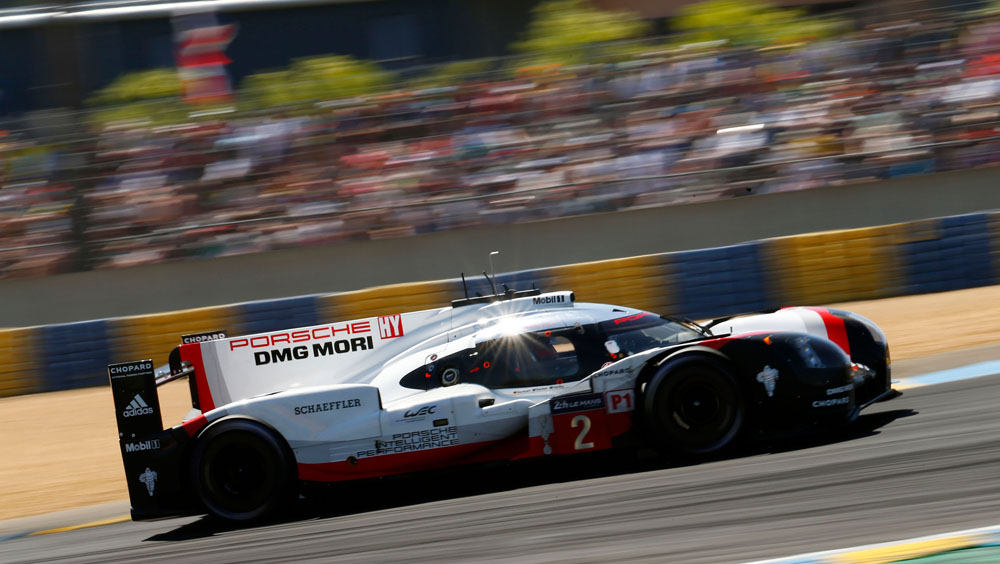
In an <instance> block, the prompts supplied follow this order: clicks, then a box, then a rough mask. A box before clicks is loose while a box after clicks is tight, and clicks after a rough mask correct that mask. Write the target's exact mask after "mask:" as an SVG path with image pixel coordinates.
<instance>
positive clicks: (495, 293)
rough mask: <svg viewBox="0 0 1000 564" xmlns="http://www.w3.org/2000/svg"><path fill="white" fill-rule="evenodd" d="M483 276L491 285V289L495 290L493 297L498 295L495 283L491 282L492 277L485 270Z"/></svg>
mask: <svg viewBox="0 0 1000 564" xmlns="http://www.w3.org/2000/svg"><path fill="white" fill-rule="evenodd" d="M483 276H484V277H486V282H487V283H488V284H489V285H490V288H491V289H492V290H493V295H494V296H495V295H497V287H496V286H495V285H494V284H493V281H492V280H490V275H489V274H486V271H485V270H484V271H483Z"/></svg>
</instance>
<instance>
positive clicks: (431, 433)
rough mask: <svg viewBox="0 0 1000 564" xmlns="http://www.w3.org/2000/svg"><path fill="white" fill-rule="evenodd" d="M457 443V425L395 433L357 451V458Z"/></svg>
mask: <svg viewBox="0 0 1000 564" xmlns="http://www.w3.org/2000/svg"><path fill="white" fill-rule="evenodd" d="M457 444H458V427H454V426H452V427H438V428H435V429H424V430H421V431H413V432H411V433H396V434H394V435H392V438H390V439H388V440H384V439H383V440H377V441H375V448H373V449H370V450H363V451H360V452H358V458H364V457H368V456H378V455H381V454H398V453H401V452H412V451H416V450H427V449H432V448H442V447H449V446H455V445H457Z"/></svg>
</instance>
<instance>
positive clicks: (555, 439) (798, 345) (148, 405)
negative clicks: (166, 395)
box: [108, 290, 898, 521]
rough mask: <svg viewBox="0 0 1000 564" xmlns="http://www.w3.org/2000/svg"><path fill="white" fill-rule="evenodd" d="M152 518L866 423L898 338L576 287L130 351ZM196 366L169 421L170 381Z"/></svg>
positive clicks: (130, 475)
mask: <svg viewBox="0 0 1000 564" xmlns="http://www.w3.org/2000/svg"><path fill="white" fill-rule="evenodd" d="M108 375H109V379H110V382H111V386H112V391H113V394H114V399H115V409H116V411H117V422H118V430H119V441H120V445H121V454H122V457H123V460H124V465H125V473H126V478H127V480H128V487H129V495H130V498H131V508H132V510H131V514H132V518H133V519H134V520H145V519H152V518H160V517H166V516H173V515H186V514H199V513H205V512H207V513H209V514H211V515H213V516H216V517H218V518H221V519H224V520H230V521H254V520H259V519H262V518H265V517H267V516H268V515H271V514H273V513H275V512H277V511H279V510H281V509H282V508H284V507H286V506H287V504H288V503H289V502H290V501H291V500H294V499H297V498H298V496H299V493H300V491H302V486H306V485H309V484H311V483H327V484H330V483H337V482H348V481H352V480H369V479H382V478H384V477H387V476H392V475H400V474H407V473H412V472H416V471H423V470H431V469H439V468H444V467H451V466H458V465H468V464H476V463H486V462H507V461H510V462H513V461H518V460H522V459H533V458H542V457H556V456H566V455H572V454H577V453H588V452H595V451H601V450H605V449H612V448H621V449H635V448H654V449H658V450H660V451H661V452H663V453H665V455H666V456H674V455H675V456H685V457H690V456H695V457H697V456H704V455H708V454H712V453H717V452H719V451H722V450H724V449H726V448H729V447H731V446H732V445H733V444H734V443H736V442H737V441H738V440H740V439H741V438H744V437H754V436H759V435H767V434H773V433H788V432H791V431H808V430H810V429H814V428H817V427H827V426H831V425H842V424H845V423H847V422H850V421H852V420H853V419H855V418H856V417H857V415H858V412H859V411H860V410H861V409H864V408H865V407H867V406H869V405H871V404H872V403H873V402H876V401H879V400H884V399H890V398H892V397H894V396H895V395H897V394H898V392H895V391H894V390H893V389H892V388H891V385H890V382H891V381H890V357H889V347H888V344H887V343H886V339H885V335H884V334H883V332H882V331H881V330H880V329H879V328H878V327H877V326H876V325H875V324H874V323H872V322H871V321H869V320H868V319H865V318H864V317H862V316H859V315H855V314H852V313H848V312H845V311H838V310H834V309H827V308H820V307H792V308H784V309H779V310H774V311H769V312H763V313H756V314H747V315H741V316H733V317H727V318H723V319H718V320H714V321H711V322H709V323H706V324H702V325H699V324H697V323H695V322H692V321H689V320H685V319H677V318H672V317H668V316H661V315H656V314H654V313H650V312H647V311H641V310H637V309H633V308H629V307H621V306H615V305H606V304H598V303H581V302H577V301H576V298H575V295H574V294H573V292H570V291H559V292H550V293H541V292H540V291H539V290H526V291H511V290H505V291H503V292H497V293H494V294H493V295H488V296H481V297H473V298H468V297H466V298H463V299H459V300H455V301H454V302H452V304H451V305H450V306H447V307H441V308H438V309H432V310H425V311H417V312H411V313H401V314H393V315H384V316H377V317H371V318H367V319H356V320H348V321H343V322H336V323H327V324H323V325H316V326H311V327H302V328H297V329H289V330H284V331H274V332H270V333H262V334H256V335H245V336H236V337H229V336H228V335H227V334H226V333H225V332H224V331H220V332H217V333H213V334H198V335H186V336H184V338H183V344H181V345H180V346H178V347H177V348H175V349H174V350H173V351H172V352H171V354H170V362H169V366H168V367H165V368H164V369H162V370H159V371H158V370H156V369H155V368H154V366H153V363H152V361H150V360H142V361H137V362H128V363H120V364H113V365H110V366H109V367H108ZM184 376H186V377H188V378H189V383H190V392H191V399H192V406H193V409H192V411H191V412H190V413H189V415H188V416H187V417H186V418H185V420H184V421H183V422H181V423H180V424H177V425H175V426H173V427H170V428H168V429H164V428H163V424H162V421H161V415H160V408H159V402H158V396H157V390H156V386H157V385H158V384H162V383H164V382H167V381H170V380H173V379H176V378H179V377H184Z"/></svg>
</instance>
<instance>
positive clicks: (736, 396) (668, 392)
mask: <svg viewBox="0 0 1000 564" xmlns="http://www.w3.org/2000/svg"><path fill="white" fill-rule="evenodd" d="M644 407H645V410H646V418H647V423H648V424H649V427H650V430H651V431H652V434H653V436H654V439H655V440H656V441H657V442H658V443H659V446H661V447H663V448H664V449H667V450H670V451H672V452H677V451H680V452H682V453H685V454H696V455H704V454H711V453H715V452H719V451H721V450H724V449H725V448H726V447H728V446H730V445H732V444H733V443H734V442H735V441H736V440H737V438H738V437H739V435H740V432H741V431H742V429H743V423H744V420H745V409H744V406H743V398H742V395H741V394H740V390H739V387H738V386H737V384H736V381H735V379H734V378H733V377H732V375H731V374H730V372H729V370H728V369H727V368H726V367H725V365H723V364H722V363H721V362H716V361H714V360H712V359H700V358H698V359H681V360H679V361H675V362H668V363H667V364H666V365H664V366H663V367H661V368H660V370H659V371H658V372H657V373H656V374H655V375H654V376H653V378H652V379H651V380H650V382H649V384H648V385H647V386H646V398H645V405H644Z"/></svg>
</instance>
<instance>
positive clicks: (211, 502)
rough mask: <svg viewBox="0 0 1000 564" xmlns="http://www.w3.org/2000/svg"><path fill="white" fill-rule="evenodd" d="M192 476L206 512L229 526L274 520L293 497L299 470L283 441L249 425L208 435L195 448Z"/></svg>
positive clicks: (240, 422)
mask: <svg viewBox="0 0 1000 564" xmlns="http://www.w3.org/2000/svg"><path fill="white" fill-rule="evenodd" d="M192 471H193V473H194V480H193V481H194V484H195V488H196V490H197V492H198V497H199V499H200V500H201V502H202V504H203V505H204V506H205V509H207V510H208V511H209V513H211V514H212V515H214V516H216V517H219V518H221V519H224V520H227V521H237V522H246V521H257V520H260V519H263V518H265V517H269V516H273V515H274V514H276V513H278V512H279V511H280V510H282V509H284V508H285V507H286V506H287V505H288V504H289V503H290V502H291V500H292V499H293V496H294V492H295V487H294V485H295V482H296V475H295V469H294V466H293V461H292V460H291V458H290V456H289V454H288V453H287V449H286V447H285V445H284V443H283V442H282V440H281V439H280V438H279V437H278V436H277V435H276V434H275V433H274V431H272V430H270V429H269V428H267V427H265V426H264V425H262V424H260V423H257V422H254V421H250V420H246V419H233V420H228V421H221V422H219V423H218V424H216V425H213V426H212V427H209V428H208V429H206V430H205V433H204V434H203V435H202V436H201V437H199V439H198V443H197V445H196V447H195V451H194V456H193V457H192Z"/></svg>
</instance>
